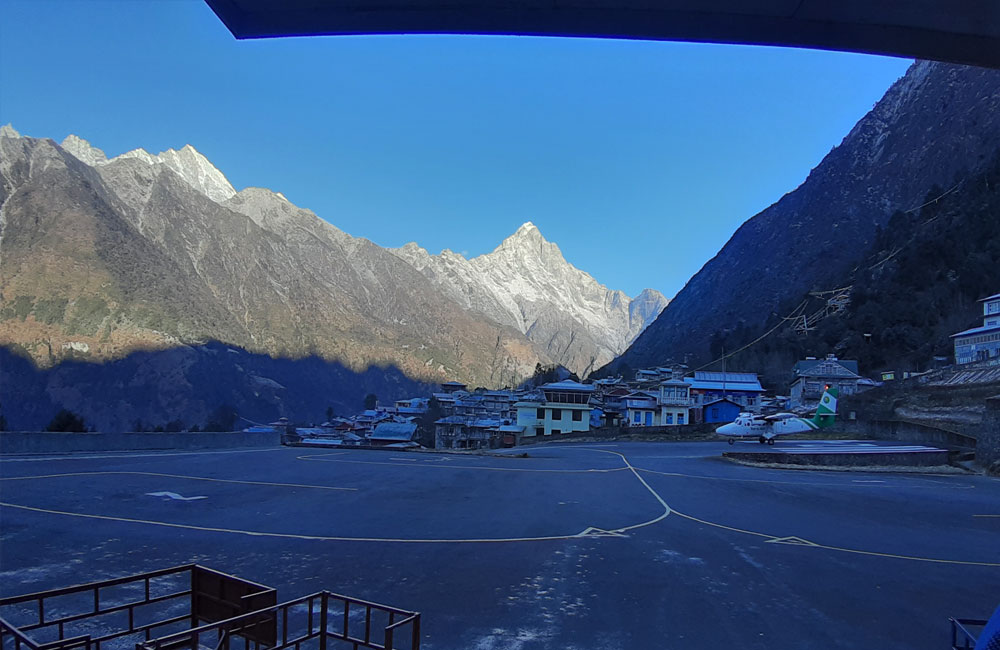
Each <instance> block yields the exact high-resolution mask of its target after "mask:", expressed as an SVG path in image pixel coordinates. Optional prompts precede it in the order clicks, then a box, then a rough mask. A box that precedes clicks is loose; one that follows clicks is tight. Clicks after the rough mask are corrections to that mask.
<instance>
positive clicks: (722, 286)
mask: <svg viewBox="0 0 1000 650" xmlns="http://www.w3.org/2000/svg"><path fill="white" fill-rule="evenodd" d="M998 147H1000V71H997V70H988V69H984V68H975V67H967V66H960V65H952V64H947V63H936V62H927V61H917V62H915V63H914V64H913V65H912V66H910V68H909V69H908V70H907V72H906V74H905V75H903V76H902V77H901V78H900V79H899V80H898V81H897V82H896V83H894V84H893V85H892V86H891V87H890V88H889V89H888V91H887V92H886V93H885V95H884V96H883V97H882V99H881V100H880V101H879V102H878V103H877V104H876V105H875V106H874V108H873V109H872V110H871V111H870V112H869V113H868V114H867V115H865V116H864V117H863V118H862V119H861V120H860V121H859V122H858V123H857V125H855V126H854V128H853V129H851V131H850V132H849V133H848V134H847V136H846V137H845V138H844V139H843V141H842V142H841V144H840V145H839V146H837V147H835V148H834V149H833V150H832V151H831V152H830V153H829V154H828V155H827V156H826V157H824V158H823V160H822V161H821V162H820V163H819V165H817V166H816V168H815V169H813V170H812V171H811V172H810V174H809V176H808V178H806V180H805V181H804V182H803V183H802V185H800V186H799V187H798V188H796V189H795V190H794V191H792V192H789V193H788V194H786V195H785V196H783V197H782V198H781V199H780V200H778V201H777V202H776V203H774V204H773V205H771V206H770V207H768V208H766V209H765V210H763V211H762V212H760V213H759V214H757V215H755V216H754V217H752V218H751V219H749V220H747V221H746V222H745V223H744V224H743V225H742V226H741V227H740V228H739V229H738V230H737V231H736V233H735V234H733V236H732V237H731V238H730V239H729V241H728V242H727V243H726V245H725V246H724V247H723V248H722V250H720V251H719V252H718V254H716V256H715V257H713V258H712V259H711V260H709V261H708V262H707V263H706V264H705V265H704V266H703V267H702V269H701V270H700V271H699V272H698V273H696V274H695V275H694V276H693V277H692V278H691V279H690V280H689V281H688V282H687V284H686V285H685V286H684V288H683V289H682V290H681V291H680V292H679V293H678V294H677V295H676V297H674V298H673V300H672V301H671V302H670V304H669V305H668V306H667V308H666V309H664V310H663V312H662V313H661V314H660V316H659V317H658V318H657V319H656V321H654V322H653V324H652V325H650V326H649V327H648V328H646V330H645V331H644V332H643V333H642V334H641V335H640V336H639V337H638V338H637V339H636V340H635V342H634V343H633V344H632V345H631V346H630V348H629V349H628V351H626V352H625V353H624V354H623V355H622V356H621V357H620V358H619V359H617V360H616V361H615V362H613V363H612V364H609V365H608V366H606V367H605V368H603V369H601V370H600V371H599V374H609V373H613V372H623V371H624V372H628V370H629V369H632V368H642V367H647V366H655V365H662V364H665V363H667V362H669V361H671V360H673V361H688V362H689V363H691V364H699V365H700V364H705V363H708V362H710V361H712V360H713V359H717V358H718V357H719V356H720V355H721V353H722V350H728V351H733V350H735V349H736V348H737V347H740V346H743V345H746V344H748V343H750V342H752V341H753V340H755V339H756V338H757V337H758V336H760V335H763V334H765V333H766V332H768V331H769V329H771V328H780V327H781V326H782V325H783V326H784V327H786V328H787V327H790V324H789V323H788V322H785V323H783V322H782V319H783V318H785V317H787V316H789V315H792V314H793V313H794V310H795V308H796V306H797V305H798V304H799V303H800V302H803V301H811V303H810V304H811V306H810V309H816V307H817V304H818V303H819V305H820V306H821V302H822V301H817V300H815V299H814V298H811V297H810V296H809V292H812V291H829V290H833V289H840V288H845V287H846V288H850V287H852V286H853V283H854V281H855V277H856V275H857V273H859V272H861V271H864V270H865V269H866V268H867V267H866V266H864V258H865V256H866V255H867V254H868V252H869V248H870V247H871V246H872V245H873V243H874V240H875V238H876V236H877V233H878V232H879V230H880V229H882V228H885V227H886V226H887V224H888V222H889V219H890V217H891V216H892V215H893V214H894V213H897V212H903V213H904V214H911V213H914V212H915V211H917V210H919V209H920V207H921V206H922V205H923V204H925V203H927V202H929V201H935V200H937V199H938V198H940V196H941V195H942V194H943V193H945V192H962V191H963V183H968V182H971V179H973V178H974V177H976V176H977V175H978V174H979V173H980V172H982V170H983V169H984V168H985V167H987V166H988V165H989V164H990V161H992V160H993V159H994V155H995V153H996V151H997V149H998ZM862 267H864V268H862ZM997 290H1000V289H997ZM869 300H870V298H869ZM826 346H827V343H825V342H818V341H815V339H814V340H813V346H812V347H814V348H823V347H826ZM804 347H807V348H808V347H809V346H804ZM817 352H819V350H818V349H817V350H816V351H814V352H812V353H813V354H816V353H817ZM786 361H787V360H786ZM789 367H790V366H789ZM747 369H750V370H759V369H758V368H747ZM863 370H867V371H869V372H874V371H875V370H878V369H877V368H872V369H863Z"/></svg>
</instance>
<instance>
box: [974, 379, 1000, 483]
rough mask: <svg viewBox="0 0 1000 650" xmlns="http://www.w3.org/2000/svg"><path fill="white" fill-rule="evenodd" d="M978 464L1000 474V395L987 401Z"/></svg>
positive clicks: (980, 437) (977, 447) (977, 452)
mask: <svg viewBox="0 0 1000 650" xmlns="http://www.w3.org/2000/svg"><path fill="white" fill-rule="evenodd" d="M976 462H977V463H979V464H980V465H982V466H984V467H987V468H991V469H992V470H993V471H995V472H996V473H998V474H1000V395H997V396H996V397H991V398H990V399H988V400H986V414H985V415H984V416H983V425H982V429H981V430H980V432H979V437H978V441H977V444H976Z"/></svg>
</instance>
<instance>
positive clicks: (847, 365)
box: [792, 359, 859, 376]
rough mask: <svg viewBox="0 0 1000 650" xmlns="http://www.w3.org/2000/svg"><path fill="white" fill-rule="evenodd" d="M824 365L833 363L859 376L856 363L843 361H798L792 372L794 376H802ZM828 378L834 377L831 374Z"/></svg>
mask: <svg viewBox="0 0 1000 650" xmlns="http://www.w3.org/2000/svg"><path fill="white" fill-rule="evenodd" d="M824 363H835V364H837V365H839V366H841V367H842V368H844V369H845V370H847V371H848V372H850V373H851V374H853V375H857V374H859V372H858V362H857V361H848V360H845V359H805V360H804V361H799V362H798V363H796V364H795V367H794V368H793V369H792V370H793V371H794V372H795V374H796V375H803V374H806V373H808V372H809V371H810V370H812V369H813V368H815V367H816V366H818V365H820V364H824ZM829 376H835V375H832V374H831V375H829Z"/></svg>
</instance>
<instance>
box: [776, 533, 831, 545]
mask: <svg viewBox="0 0 1000 650" xmlns="http://www.w3.org/2000/svg"><path fill="white" fill-rule="evenodd" d="M764 543H765V544H791V545H792V546H819V545H818V544H816V543H815V542H810V541H809V540H807V539H802V538H801V537H795V536H794V535H792V536H790V537H775V538H774V539H769V540H766V541H765V542H764Z"/></svg>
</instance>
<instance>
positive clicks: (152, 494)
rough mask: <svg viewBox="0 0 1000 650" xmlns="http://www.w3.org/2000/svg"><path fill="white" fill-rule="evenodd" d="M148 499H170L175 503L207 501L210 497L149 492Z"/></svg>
mask: <svg viewBox="0 0 1000 650" xmlns="http://www.w3.org/2000/svg"><path fill="white" fill-rule="evenodd" d="M146 496H148V497H166V498H168V499H173V500H174V501H197V500H198V499H207V498H208V497H182V496H181V495H179V494H177V493H176V492H147V493H146Z"/></svg>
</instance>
